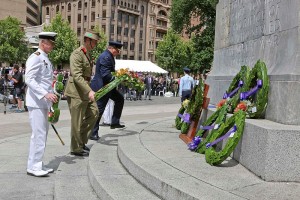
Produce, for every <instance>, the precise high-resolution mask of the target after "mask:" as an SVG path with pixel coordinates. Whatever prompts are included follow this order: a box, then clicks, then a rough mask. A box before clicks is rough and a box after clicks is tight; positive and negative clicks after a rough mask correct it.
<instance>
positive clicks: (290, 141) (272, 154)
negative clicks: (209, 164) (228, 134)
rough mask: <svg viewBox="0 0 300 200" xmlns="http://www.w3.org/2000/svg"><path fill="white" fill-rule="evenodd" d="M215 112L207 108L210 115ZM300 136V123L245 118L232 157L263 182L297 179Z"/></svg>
mask: <svg viewBox="0 0 300 200" xmlns="http://www.w3.org/2000/svg"><path fill="white" fill-rule="evenodd" d="M214 111H215V109H210V110H209V115H211V114H212V113H213V112H214ZM299 135H300V126H293V125H283V124H279V123H275V122H272V121H269V120H265V119H246V124H245V129H244V133H243V136H242V138H241V140H240V142H239V144H238V145H237V147H236V149H235V150H234V152H233V154H232V155H231V157H232V158H233V159H235V160H237V161H238V162H239V163H240V164H242V165H243V166H244V167H246V168H247V169H249V170H250V171H252V172H253V173H254V174H256V175H257V176H259V177H261V178H262V179H263V180H265V181H288V182H300V152H299V149H300V137H299ZM226 142H227V141H226V140H224V141H223V144H225V143H226Z"/></svg>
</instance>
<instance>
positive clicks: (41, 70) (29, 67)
mask: <svg viewBox="0 0 300 200" xmlns="http://www.w3.org/2000/svg"><path fill="white" fill-rule="evenodd" d="M52 81H53V68H52V64H51V62H50V60H49V58H48V55H47V54H46V53H45V52H44V51H42V50H41V49H38V50H37V51H36V52H35V53H33V54H31V55H30V57H29V58H28V59H27V61H26V72H25V83H26V85H27V86H28V89H27V93H26V106H28V107H33V108H46V109H49V108H50V107H51V105H52V103H51V102H50V101H48V100H46V98H44V96H45V95H46V94H47V93H53V89H52Z"/></svg>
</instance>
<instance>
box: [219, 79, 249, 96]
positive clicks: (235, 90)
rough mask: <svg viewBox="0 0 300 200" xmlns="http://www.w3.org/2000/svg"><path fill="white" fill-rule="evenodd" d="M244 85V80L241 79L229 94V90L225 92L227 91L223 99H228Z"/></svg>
mask: <svg viewBox="0 0 300 200" xmlns="http://www.w3.org/2000/svg"><path fill="white" fill-rule="evenodd" d="M243 85H244V82H243V81H239V85H238V87H237V88H235V89H234V90H232V91H231V92H230V93H229V94H228V93H227V92H225V93H224V96H223V99H227V98H231V97H233V96H234V95H235V94H236V93H237V91H238V90H239V89H240V88H241V87H243Z"/></svg>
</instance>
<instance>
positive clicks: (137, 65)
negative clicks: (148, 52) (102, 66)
mask: <svg viewBox="0 0 300 200" xmlns="http://www.w3.org/2000/svg"><path fill="white" fill-rule="evenodd" d="M121 68H124V69H125V68H129V70H130V71H134V72H151V73H159V74H167V73H168V72H167V71H166V70H164V69H162V68H161V67H159V66H157V65H156V64H154V63H152V62H151V61H141V60H116V68H115V69H116V70H118V69H121Z"/></svg>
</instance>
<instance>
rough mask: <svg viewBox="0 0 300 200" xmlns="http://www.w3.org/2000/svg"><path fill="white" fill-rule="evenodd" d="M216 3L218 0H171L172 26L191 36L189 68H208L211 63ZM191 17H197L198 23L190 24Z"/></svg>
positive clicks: (201, 69) (200, 70) (177, 30)
mask: <svg viewBox="0 0 300 200" xmlns="http://www.w3.org/2000/svg"><path fill="white" fill-rule="evenodd" d="M217 3H218V0H173V1H172V8H171V16H170V20H171V22H172V28H173V29H174V30H175V31H176V32H178V33H180V32H182V31H183V30H186V33H187V34H188V35H190V36H192V43H193V50H194V52H192V55H191V68H193V69H194V70H196V71H199V72H202V71H203V70H204V69H210V68H211V65H212V61H213V46H214V34H215V16H216V5H217ZM192 17H198V18H199V21H200V23H199V24H198V25H196V26H191V24H190V20H191V18H192Z"/></svg>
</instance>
